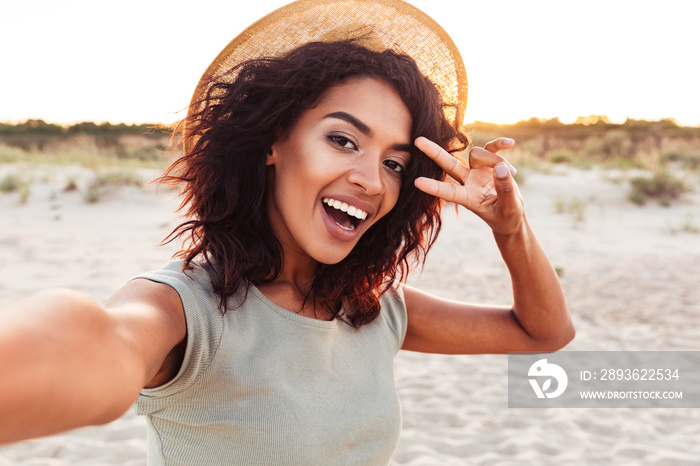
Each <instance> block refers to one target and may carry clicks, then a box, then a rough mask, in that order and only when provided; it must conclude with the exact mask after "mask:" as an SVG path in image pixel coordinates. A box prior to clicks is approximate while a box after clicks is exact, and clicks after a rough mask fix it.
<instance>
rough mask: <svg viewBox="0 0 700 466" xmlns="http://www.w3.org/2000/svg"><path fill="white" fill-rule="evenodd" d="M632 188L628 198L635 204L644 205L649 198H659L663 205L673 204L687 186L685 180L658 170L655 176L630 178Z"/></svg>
mask: <svg viewBox="0 0 700 466" xmlns="http://www.w3.org/2000/svg"><path fill="white" fill-rule="evenodd" d="M630 185H631V187H632V190H631V192H630V194H629V196H628V199H629V200H630V201H632V202H633V203H635V204H638V205H644V204H645V203H646V201H647V200H648V199H657V200H658V201H659V203H660V204H661V205H663V206H669V205H671V201H673V200H674V199H678V198H679V197H680V196H681V195H682V194H683V193H684V192H686V191H687V188H686V187H685V185H684V184H683V182H682V181H681V180H679V179H677V178H674V177H673V176H671V175H670V174H668V173H667V172H664V171H662V172H657V173H655V174H654V176H653V177H651V178H647V177H637V178H632V179H631V180H630Z"/></svg>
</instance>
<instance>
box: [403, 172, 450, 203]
mask: <svg viewBox="0 0 700 466" xmlns="http://www.w3.org/2000/svg"><path fill="white" fill-rule="evenodd" d="M413 184H414V185H415V187H416V188H418V189H420V190H421V191H423V192H424V193H426V194H430V195H431V196H435V197H439V198H440V199H443V200H445V201H447V202H458V199H457V198H458V192H457V186H456V185H455V184H453V183H445V182H443V181H438V180H434V179H432V178H425V177H420V178H416V180H415V181H414V182H413Z"/></svg>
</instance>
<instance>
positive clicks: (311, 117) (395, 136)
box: [267, 77, 413, 264]
mask: <svg viewBox="0 0 700 466" xmlns="http://www.w3.org/2000/svg"><path fill="white" fill-rule="evenodd" d="M411 124H412V121H411V116H410V114H409V111H408V109H407V108H406V105H405V104H404V103H403V101H402V100H401V98H400V97H399V95H398V94H397V92H396V91H395V90H394V89H393V87H391V86H390V85H388V84H386V83H385V82H383V81H379V80H376V79H373V78H368V77H361V78H353V79H350V80H348V81H346V82H344V83H343V84H339V85H336V86H334V87H331V88H329V89H328V90H327V91H326V92H325V93H324V94H323V95H322V96H321V98H320V99H319V101H318V103H317V105H316V106H315V107H314V108H312V109H309V110H307V111H305V112H304V113H303V114H302V115H301V116H300V117H299V119H298V120H297V122H296V123H295V124H294V126H292V128H291V129H290V131H289V132H288V133H287V134H285V135H284V136H282V137H280V139H279V140H277V141H276V142H275V143H274V144H273V145H272V149H271V151H270V154H269V155H268V157H267V165H268V166H269V167H270V168H269V169H268V170H269V186H270V196H269V202H268V214H269V217H270V223H271V225H272V229H273V232H274V234H275V236H276V237H277V239H278V240H279V241H280V243H281V244H282V248H283V251H284V255H285V263H286V264H287V263H288V262H289V260H290V259H292V257H294V256H297V257H300V258H311V259H313V260H314V261H316V262H321V263H324V264H335V263H337V262H340V261H341V260H342V259H344V258H345V257H346V256H347V255H348V254H349V253H350V251H351V250H352V248H353V247H354V246H355V244H357V242H358V240H359V239H360V237H361V236H362V235H363V234H364V233H365V232H366V231H367V229H369V228H370V227H371V226H372V225H373V224H374V223H376V222H377V221H378V220H379V219H381V218H382V217H383V216H384V215H386V214H387V213H388V212H389V211H390V210H391V209H392V208H393V207H394V205H395V204H396V201H397V199H398V197H399V190H400V187H401V181H402V178H403V170H404V169H405V168H406V167H407V166H408V163H409V162H410V159H411V154H410V152H409V151H410V149H411V147H412V146H413V144H412V142H411Z"/></svg>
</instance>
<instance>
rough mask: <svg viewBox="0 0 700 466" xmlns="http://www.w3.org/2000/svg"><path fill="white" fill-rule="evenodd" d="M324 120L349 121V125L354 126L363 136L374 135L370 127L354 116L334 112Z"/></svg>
mask: <svg viewBox="0 0 700 466" xmlns="http://www.w3.org/2000/svg"><path fill="white" fill-rule="evenodd" d="M323 118H337V119H338V120H343V121H347V122H348V123H350V124H351V125H353V126H354V127H355V128H357V130H358V131H360V132H361V133H362V134H366V135H367V136H371V135H372V130H371V129H370V128H369V126H367V125H366V124H364V123H362V122H361V121H360V120H358V119H357V118H355V117H354V116H352V115H350V114H349V113H345V112H333V113H329V114H328V115H326V116H325V117H323Z"/></svg>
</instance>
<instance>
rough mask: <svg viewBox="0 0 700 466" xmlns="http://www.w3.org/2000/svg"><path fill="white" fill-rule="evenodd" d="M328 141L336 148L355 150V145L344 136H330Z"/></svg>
mask: <svg viewBox="0 0 700 466" xmlns="http://www.w3.org/2000/svg"><path fill="white" fill-rule="evenodd" d="M328 139H329V140H330V141H332V142H333V144H335V145H336V146H340V147H341V148H343V149H349V150H357V145H355V143H354V142H352V141H351V140H350V139H348V138H346V137H345V136H338V135H330V136H328Z"/></svg>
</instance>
